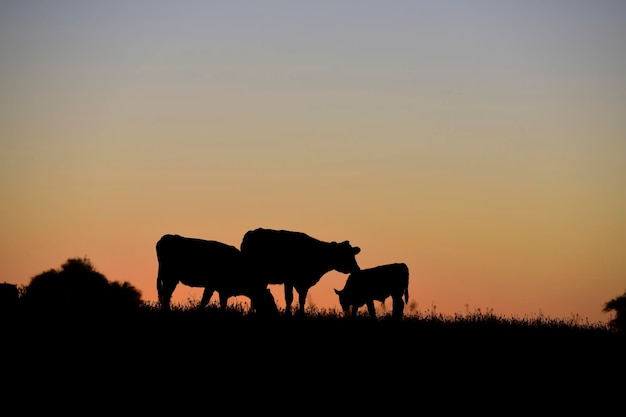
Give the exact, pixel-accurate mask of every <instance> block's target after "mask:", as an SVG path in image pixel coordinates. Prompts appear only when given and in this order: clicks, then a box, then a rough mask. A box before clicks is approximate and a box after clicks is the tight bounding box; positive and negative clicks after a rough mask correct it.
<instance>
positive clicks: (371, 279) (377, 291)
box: [335, 263, 409, 319]
mask: <svg viewBox="0 0 626 417" xmlns="http://www.w3.org/2000/svg"><path fill="white" fill-rule="evenodd" d="M335 293H337V295H339V304H341V308H342V309H343V311H344V312H345V313H348V311H349V310H350V307H352V317H355V316H356V313H357V310H358V309H359V307H361V306H362V305H363V304H365V305H366V306H367V310H368V312H369V315H370V317H372V318H374V319H376V310H375V309H374V300H376V301H381V302H384V301H385V300H386V299H387V298H388V297H391V298H392V300H393V310H392V313H391V314H392V317H393V318H398V319H401V318H402V317H403V316H404V303H408V302H409V268H408V267H407V266H406V264H404V263H394V264H387V265H380V266H376V267H374V268H369V269H362V270H360V271H358V272H353V273H352V274H350V275H349V276H348V279H347V280H346V285H345V287H344V288H343V290H341V291H339V290H337V289H335ZM402 296H404V302H402Z"/></svg>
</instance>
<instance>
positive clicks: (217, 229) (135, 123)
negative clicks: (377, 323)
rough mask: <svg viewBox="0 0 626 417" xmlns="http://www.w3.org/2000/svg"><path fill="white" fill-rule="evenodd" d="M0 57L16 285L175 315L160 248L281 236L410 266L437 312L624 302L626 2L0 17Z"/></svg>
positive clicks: (53, 9)
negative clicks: (118, 285)
mask: <svg viewBox="0 0 626 417" xmlns="http://www.w3.org/2000/svg"><path fill="white" fill-rule="evenodd" d="M0 57H1V60H0V86H1V90H0V91H1V94H0V195H1V198H2V205H1V217H0V281H7V282H12V283H17V284H27V283H28V282H29V281H30V279H31V278H32V277H33V276H35V275H37V274H39V273H41V272H43V271H45V270H48V269H52V268H58V267H60V266H61V264H63V263H64V262H65V261H66V260H67V259H69V258H73V257H88V258H89V259H90V260H91V262H92V264H93V266H94V267H95V268H96V269H97V270H98V271H99V272H101V273H103V274H104V275H105V276H106V277H107V278H108V279H109V280H116V281H129V282H130V283H132V284H133V285H134V286H136V287H137V288H138V289H139V290H140V291H141V292H142V296H143V298H144V300H147V301H156V298H157V296H156V273H157V260H156V254H155V248H154V246H155V244H156V242H157V240H158V239H159V238H160V237H161V236H162V235H163V234H166V233H177V234H181V235H185V236H190V237H198V238H204V239H209V240H219V241H222V242H225V243H228V244H231V245H235V246H239V244H240V242H241V238H242V237H243V234H244V233H245V232H246V231H247V230H250V229H254V228H257V227H267V228H276V229H287V230H297V231H301V232H305V233H308V234H310V235H312V236H314V237H316V238H319V239H322V240H327V241H342V240H349V241H350V242H351V243H352V244H353V245H355V246H360V247H361V249H362V251H361V253H360V254H359V255H358V256H357V259H358V261H359V263H360V265H361V267H363V268H368V267H372V266H376V265H380V264H385V263H392V262H405V263H407V265H408V266H409V268H410V271H411V276H410V299H411V301H412V302H413V303H414V304H416V306H417V309H418V310H420V311H422V312H426V311H433V310H435V311H436V312H437V313H442V314H449V315H452V314H456V313H461V314H465V313H466V312H468V311H469V312H473V311H475V310H476V309H481V311H483V312H486V311H492V312H493V313H494V314H496V315H503V316H515V317H528V316H530V317H534V316H537V315H540V314H543V315H544V316H548V317H554V318H564V319H569V318H573V317H579V318H580V319H581V320H582V321H583V322H584V321H586V320H589V322H592V323H595V322H598V321H602V322H606V321H608V320H609V319H610V315H609V314H608V313H603V312H602V308H603V306H604V303H605V302H607V301H609V300H610V299H612V298H615V297H617V296H619V295H621V294H623V293H624V291H625V290H626V256H624V255H625V253H624V252H625V249H626V216H624V214H625V213H626V2H623V1H619V0H615V1H604V0H595V1H576V0H547V1H546V0H542V1H535V0H525V1H501V0H497V1H496V0H494V1H482V0H477V1H452V0H446V1H438V0H437V1H435V0H433V1H384V2H383V1H342V0H334V1H308V2H304V1H273V0H270V1H236V0H234V1H231V0H229V1H187V0H182V1H169V2H167V1H148V0H145V1H133V0H129V1H121V0H109V1H65V0H61V1H54V2H50V1H43V0H42V1H29V0H26V1H24V0H15V1H4V0H0ZM345 278H346V276H345V275H343V274H340V273H336V272H331V273H329V274H327V275H326V276H324V277H323V278H322V280H321V281H320V282H319V283H318V284H317V285H316V286H315V287H313V288H312V290H311V292H310V297H309V303H310V304H311V305H315V306H317V307H320V308H329V309H332V308H338V300H337V296H336V295H335V293H334V291H333V288H342V287H343V285H344V283H345ZM272 291H273V292H274V294H275V295H276V299H277V303H278V304H279V305H282V306H284V296H283V294H282V287H279V288H276V287H272ZM199 296H200V292H199V290H194V289H191V288H189V287H186V286H183V285H179V287H178V288H177V289H176V291H175V293H174V299H173V300H174V301H175V302H176V301H180V302H185V301H187V300H189V299H195V300H199ZM231 301H233V300H232V299H231ZM235 301H236V300H235ZM386 306H387V308H388V309H390V308H391V302H390V300H389V301H388V302H387V304H386ZM407 311H408V308H407Z"/></svg>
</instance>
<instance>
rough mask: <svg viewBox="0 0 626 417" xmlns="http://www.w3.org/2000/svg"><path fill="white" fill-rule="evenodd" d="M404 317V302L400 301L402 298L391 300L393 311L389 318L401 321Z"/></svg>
mask: <svg viewBox="0 0 626 417" xmlns="http://www.w3.org/2000/svg"><path fill="white" fill-rule="evenodd" d="M403 315H404V301H402V296H401V295H400V296H398V297H394V298H393V311H392V312H391V316H392V317H393V318H396V319H401V318H402V316H403Z"/></svg>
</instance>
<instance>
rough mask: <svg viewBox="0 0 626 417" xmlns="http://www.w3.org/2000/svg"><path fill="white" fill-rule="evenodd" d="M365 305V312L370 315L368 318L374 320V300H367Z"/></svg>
mask: <svg viewBox="0 0 626 417" xmlns="http://www.w3.org/2000/svg"><path fill="white" fill-rule="evenodd" d="M365 305H367V311H368V312H369V313H370V317H371V318H373V319H376V309H375V308H374V300H368V301H367V302H366V303H365Z"/></svg>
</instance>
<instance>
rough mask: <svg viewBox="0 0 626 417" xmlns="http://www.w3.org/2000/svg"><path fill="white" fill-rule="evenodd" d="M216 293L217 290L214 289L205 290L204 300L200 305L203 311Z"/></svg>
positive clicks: (207, 288)
mask: <svg viewBox="0 0 626 417" xmlns="http://www.w3.org/2000/svg"><path fill="white" fill-rule="evenodd" d="M214 292H215V290H214V289H213V288H209V287H206V288H204V292H203V293H202V299H201V300H200V305H199V306H198V308H200V309H203V308H204V307H206V305H207V304H209V300H210V299H211V297H212V296H213V293H214Z"/></svg>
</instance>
